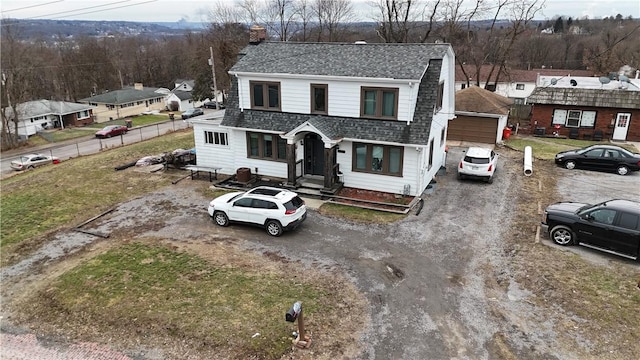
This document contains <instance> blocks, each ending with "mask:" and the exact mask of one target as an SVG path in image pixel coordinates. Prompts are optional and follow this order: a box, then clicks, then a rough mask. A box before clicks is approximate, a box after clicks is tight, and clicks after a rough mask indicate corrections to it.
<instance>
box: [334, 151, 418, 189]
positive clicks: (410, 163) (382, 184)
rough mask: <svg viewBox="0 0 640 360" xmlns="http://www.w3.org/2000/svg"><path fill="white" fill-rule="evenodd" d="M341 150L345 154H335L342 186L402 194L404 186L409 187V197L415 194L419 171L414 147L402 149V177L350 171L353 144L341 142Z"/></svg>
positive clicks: (416, 152)
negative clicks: (342, 181) (342, 182)
mask: <svg viewBox="0 0 640 360" xmlns="http://www.w3.org/2000/svg"><path fill="white" fill-rule="evenodd" d="M342 149H344V150H345V152H344V153H338V154H337V162H338V163H339V164H340V171H341V172H342V174H343V178H344V186H346V187H353V188H359V189H367V190H375V191H383V192H389V193H394V194H402V193H403V191H404V186H405V185H409V186H410V187H411V193H410V195H415V194H416V189H417V188H418V179H417V178H418V176H419V170H418V169H417V167H416V166H417V162H418V156H419V152H418V151H416V150H415V149H416V148H415V147H405V148H404V155H403V156H404V163H403V165H402V177H398V176H388V175H378V174H370V173H364V172H358V171H352V161H353V160H352V159H353V142H351V141H344V142H342V143H341V144H340V150H342Z"/></svg>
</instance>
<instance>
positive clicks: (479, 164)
mask: <svg viewBox="0 0 640 360" xmlns="http://www.w3.org/2000/svg"><path fill="white" fill-rule="evenodd" d="M464 153H465V154H464V156H463V157H462V159H461V160H460V164H458V179H464V178H476V179H482V180H485V181H486V182H488V183H489V184H491V183H492V182H493V173H495V171H496V166H498V154H496V153H495V152H494V151H493V150H491V149H488V148H482V147H470V148H468V149H467V150H466V151H465V152H464Z"/></svg>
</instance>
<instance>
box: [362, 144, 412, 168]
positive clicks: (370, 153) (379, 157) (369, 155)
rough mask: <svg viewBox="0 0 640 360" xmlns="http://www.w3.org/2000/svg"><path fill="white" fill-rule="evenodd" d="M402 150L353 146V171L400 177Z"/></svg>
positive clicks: (369, 145)
mask: <svg viewBox="0 0 640 360" xmlns="http://www.w3.org/2000/svg"><path fill="white" fill-rule="evenodd" d="M402 157H403V148H402V147H398V146H388V145H378V144H363V143H354V144H353V162H352V167H353V171H360V172H368V173H376V174H384V175H394V176H402Z"/></svg>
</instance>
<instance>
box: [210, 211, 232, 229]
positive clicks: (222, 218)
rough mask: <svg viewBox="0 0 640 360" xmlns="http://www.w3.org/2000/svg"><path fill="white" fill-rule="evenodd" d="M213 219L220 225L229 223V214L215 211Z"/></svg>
mask: <svg viewBox="0 0 640 360" xmlns="http://www.w3.org/2000/svg"><path fill="white" fill-rule="evenodd" d="M213 221H215V222H216V224H218V225H220V226H227V225H229V218H228V217H227V214H225V213H223V212H222V211H216V212H215V213H213Z"/></svg>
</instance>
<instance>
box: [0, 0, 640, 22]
mask: <svg viewBox="0 0 640 360" xmlns="http://www.w3.org/2000/svg"><path fill="white" fill-rule="evenodd" d="M216 1H222V2H227V1H228V2H229V3H231V2H232V1H234V0H182V1H181V0H106V1H101V0H92V1H86V0H2V1H1V2H0V10H1V11H2V17H3V18H9V17H11V18H19V19H33V18H36V19H67V20H122V21H145V22H175V21H179V20H181V19H184V20H186V21H193V22H200V21H207V19H208V17H207V14H208V10H209V9H210V7H211V6H212V4H214V3H215V2H216ZM370 1H371V0H352V3H353V4H354V5H355V6H356V9H357V10H358V13H359V14H361V17H362V20H370V19H371V18H372V17H371V14H373V13H374V10H373V8H371V7H370V6H369V5H367V4H368V3H369V2H370ZM373 1H378V0H373ZM617 14H622V15H623V17H625V18H626V17H628V16H629V15H631V16H633V17H634V18H640V0H593V1H588V0H587V1H584V0H546V7H545V9H544V10H543V12H542V13H540V14H539V15H538V16H537V17H536V18H537V19H551V18H553V17H555V16H558V15H562V16H564V17H569V16H570V17H572V18H580V17H583V16H588V17H589V18H590V19H594V18H602V17H605V16H615V15H617Z"/></svg>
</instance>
